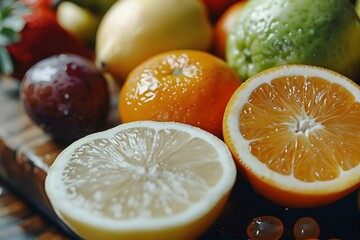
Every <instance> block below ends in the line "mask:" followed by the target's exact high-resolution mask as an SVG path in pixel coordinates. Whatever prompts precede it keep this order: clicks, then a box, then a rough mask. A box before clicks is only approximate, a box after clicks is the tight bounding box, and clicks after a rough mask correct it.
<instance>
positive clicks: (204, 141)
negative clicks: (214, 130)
mask: <svg viewBox="0 0 360 240" xmlns="http://www.w3.org/2000/svg"><path fill="white" fill-rule="evenodd" d="M163 126H164V127H163ZM173 126H175V128H174V127H173ZM178 126H180V127H178ZM185 126H186V127H185V130H184V129H183V128H184V124H172V123H171V124H166V123H152V122H151V125H150V127H149V126H148V122H145V124H144V122H142V124H141V123H136V122H135V123H131V124H123V125H121V126H119V127H117V128H115V129H111V130H108V131H107V132H103V133H100V134H95V135H91V136H88V137H85V138H84V139H82V140H80V141H77V142H75V143H74V144H72V145H71V146H69V147H68V148H67V149H66V150H64V151H63V152H62V153H61V154H60V155H59V157H58V158H57V160H56V161H55V162H54V164H53V165H52V167H51V170H50V171H49V173H48V176H47V179H46V192H47V194H48V196H49V199H50V201H51V203H52V205H53V206H54V209H55V211H56V212H57V213H58V214H59V216H60V217H61V218H62V219H63V220H64V221H65V222H66V223H67V224H68V225H69V226H70V227H71V228H73V229H74V231H76V232H77V233H79V235H80V236H82V237H84V238H86V239H119V238H121V239H170V238H169V237H170V236H171V239H192V238H196V237H197V236H199V235H200V234H201V233H203V232H204V231H205V230H206V229H207V228H208V227H209V226H210V225H211V224H212V222H213V221H214V220H215V219H216V217H217V216H218V214H219V213H220V211H221V209H222V206H224V204H225V202H226V199H227V197H228V194H229V192H230V189H231V188H232V186H233V184H234V181H235V175H236V168H235V164H234V162H233V160H232V157H231V154H230V152H229V150H228V149H227V147H226V145H225V144H224V143H223V142H222V141H220V140H219V139H217V138H216V137H214V136H213V135H211V134H208V133H206V132H204V131H203V130H200V129H197V128H193V127H190V126H187V125H185ZM186 129H190V130H191V131H190V132H189V131H188V130H186ZM193 129H196V130H193ZM193 132H194V133H195V135H194V133H193ZM198 132H200V134H198Z"/></svg>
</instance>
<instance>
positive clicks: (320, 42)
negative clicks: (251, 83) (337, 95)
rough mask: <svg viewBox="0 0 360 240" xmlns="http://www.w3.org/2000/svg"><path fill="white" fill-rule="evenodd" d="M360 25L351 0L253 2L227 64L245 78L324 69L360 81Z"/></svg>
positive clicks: (238, 25)
mask: <svg viewBox="0 0 360 240" xmlns="http://www.w3.org/2000/svg"><path fill="white" fill-rule="evenodd" d="M359 42H360V20H359V17H358V16H357V15H356V12H355V9H354V6H353V5H352V4H351V3H350V1H347V0H345V1H344V0H341V1H338V0H328V1H322V0H302V1H301V0H277V1H263V0H252V1H250V2H249V4H247V6H246V7H244V9H243V11H241V14H240V15H239V16H238V20H237V22H236V26H235V27H234V28H233V29H232V31H231V32H230V34H229V37H228V41H227V46H228V47H227V52H226V60H227V62H228V64H229V65H230V66H231V67H232V68H233V69H235V70H236V71H237V73H238V75H239V76H240V77H241V78H242V79H244V80H246V79H247V78H249V77H251V76H253V75H255V74H257V73H259V72H261V71H263V70H265V69H268V68H271V67H275V66H282V65H287V64H306V65H314V66H320V67H325V68H328V69H331V70H333V71H336V72H338V73H340V74H342V75H345V76H346V77H348V78H350V79H352V80H354V81H358V79H359V78H360V72H359V62H360V45H359Z"/></svg>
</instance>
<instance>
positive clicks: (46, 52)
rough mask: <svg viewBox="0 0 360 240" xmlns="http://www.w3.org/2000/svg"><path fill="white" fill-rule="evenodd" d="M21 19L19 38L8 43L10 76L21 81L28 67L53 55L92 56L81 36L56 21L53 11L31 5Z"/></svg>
mask: <svg viewBox="0 0 360 240" xmlns="http://www.w3.org/2000/svg"><path fill="white" fill-rule="evenodd" d="M24 20H25V22H26V23H25V27H24V28H23V30H22V31H21V32H20V36H21V40H20V41H19V42H16V43H14V44H11V45H9V46H7V49H8V51H9V53H10V55H11V58H12V60H13V63H14V73H13V77H15V78H17V79H19V80H22V78H23V76H24V75H25V73H26V71H27V70H28V69H29V68H30V67H31V66H33V65H34V64H35V63H37V62H38V61H40V60H42V59H45V58H47V57H51V56H53V55H56V54H61V53H73V54H78V55H81V56H84V57H87V58H89V59H91V58H93V52H92V51H91V50H89V49H88V48H86V47H85V44H84V43H83V42H82V41H81V40H80V39H78V38H76V37H75V36H74V35H72V34H70V33H69V32H68V31H66V30H65V29H63V28H62V27H61V26H60V25H59V24H58V22H57V20H56V15H55V13H54V12H53V11H51V10H49V9H46V8H31V12H30V13H28V14H26V15H24Z"/></svg>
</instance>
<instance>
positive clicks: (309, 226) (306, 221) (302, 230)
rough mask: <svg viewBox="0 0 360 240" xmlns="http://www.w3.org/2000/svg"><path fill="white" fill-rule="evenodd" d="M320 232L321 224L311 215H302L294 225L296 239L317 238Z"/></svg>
mask: <svg viewBox="0 0 360 240" xmlns="http://www.w3.org/2000/svg"><path fill="white" fill-rule="evenodd" d="M319 234H320V227H319V224H318V223H317V222H316V220H315V219H313V218H311V217H302V218H300V219H298V220H297V221H296V223H295V225H294V236H295V239H296V240H302V239H308V238H317V237H318V236H319Z"/></svg>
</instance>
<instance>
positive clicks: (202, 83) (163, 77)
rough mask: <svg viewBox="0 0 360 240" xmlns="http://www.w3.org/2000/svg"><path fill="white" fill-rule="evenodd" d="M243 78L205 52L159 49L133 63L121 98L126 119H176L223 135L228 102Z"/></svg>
mask: <svg viewBox="0 0 360 240" xmlns="http://www.w3.org/2000/svg"><path fill="white" fill-rule="evenodd" d="M241 83H242V81H241V79H240V78H238V77H237V75H236V73H235V72H234V71H233V70H232V69H231V68H230V67H229V66H228V65H227V64H226V63H225V61H223V60H222V59H220V58H218V57H216V56H214V55H212V54H209V53H207V52H203V51H196V50H176V51H168V52H164V53H160V54H158V55H155V56H153V57H152V58H150V59H148V60H147V61H145V62H143V63H142V64H140V65H139V66H138V67H137V68H135V69H134V70H133V71H132V72H131V73H130V75H129V77H128V78H127V79H126V81H125V83H124V85H123V87H122V89H121V92H120V97H119V115H120V118H121V121H122V122H133V121H137V120H154V121H174V122H181V123H186V124H189V125H192V126H196V127H200V128H202V129H204V130H206V131H208V132H210V133H212V134H214V135H216V136H218V137H219V138H221V137H222V119H223V115H224V110H225V107H226V105H227V103H228V101H229V99H230V97H231V96H232V94H233V93H234V92H235V90H236V89H237V88H238V87H239V86H240V84H241Z"/></svg>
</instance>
